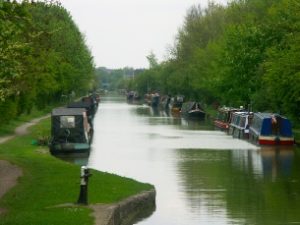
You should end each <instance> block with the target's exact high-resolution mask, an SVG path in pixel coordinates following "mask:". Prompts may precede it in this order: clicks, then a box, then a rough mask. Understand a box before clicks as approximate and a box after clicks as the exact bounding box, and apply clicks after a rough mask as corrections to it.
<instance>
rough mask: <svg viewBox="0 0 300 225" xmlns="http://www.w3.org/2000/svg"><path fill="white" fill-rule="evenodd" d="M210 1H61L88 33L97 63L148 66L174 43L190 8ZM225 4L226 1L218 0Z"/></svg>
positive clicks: (82, 30)
mask: <svg viewBox="0 0 300 225" xmlns="http://www.w3.org/2000/svg"><path fill="white" fill-rule="evenodd" d="M207 2H208V0H61V3H62V5H63V6H64V7H65V8H66V9H67V10H68V11H69V12H70V13H71V15H72V18H73V20H74V21H75V23H76V24H77V26H78V27H79V29H80V31H81V32H82V33H83V34H84V35H85V38H86V42H87V45H88V47H89V48H90V50H91V52H92V55H93V56H94V62H95V64H96V66H97V67H98V66H105V67H107V68H123V67H126V66H128V67H134V68H147V67H148V61H147V59H146V56H147V55H149V54H150V52H151V51H152V52H153V53H154V54H155V55H156V57H157V59H158V61H159V62H161V61H162V60H163V59H165V57H166V55H167V48H168V47H170V46H172V45H173V43H174V39H175V36H176V34H177V31H178V28H180V27H181V26H182V24H183V21H184V17H185V15H186V11H187V9H189V8H190V7H191V6H192V5H194V4H200V5H201V7H206V6H207ZM214 2H216V3H221V4H223V5H224V4H225V3H226V0H215V1H214Z"/></svg>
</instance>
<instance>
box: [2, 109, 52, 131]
mask: <svg viewBox="0 0 300 225" xmlns="http://www.w3.org/2000/svg"><path fill="white" fill-rule="evenodd" d="M51 108H52V107H47V108H46V109H44V110H42V111H41V110H37V109H33V110H32V111H31V113H30V114H22V115H20V116H19V117H17V118H15V119H14V120H12V121H9V122H8V123H6V124H1V126H0V136H4V135H10V134H13V133H14V131H15V128H16V127H18V126H19V125H21V124H23V123H25V122H28V121H30V120H32V119H34V118H38V117H41V116H44V115H45V114H47V113H50V111H51Z"/></svg>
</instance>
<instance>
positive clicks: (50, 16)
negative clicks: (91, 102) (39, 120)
mask: <svg viewBox="0 0 300 225" xmlns="http://www.w3.org/2000/svg"><path fill="white" fill-rule="evenodd" d="M93 73H94V64H93V59H92V56H91V53H90V51H89V49H88V48H87V47H86V45H85V42H84V38H83V36H82V35H81V33H80V32H79V29H78V28H77V26H76V25H75V23H74V22H73V20H72V18H71V16H70V15H69V13H68V12H67V11H66V10H65V9H64V8H62V7H61V6H60V5H59V4H57V3H55V2H52V1H51V2H49V3H43V2H35V3H29V2H28V1H23V2H21V3H17V2H15V1H14V2H8V1H0V102H2V103H1V105H3V106H5V105H9V104H10V101H13V102H12V103H11V104H13V105H14V107H15V108H16V109H18V110H14V112H17V113H18V114H19V113H22V112H24V111H30V108H31V107H33V106H38V107H39V108H43V107H44V106H45V105H46V104H49V103H54V102H57V101H59V100H60V96H61V95H62V94H69V93H71V92H72V91H73V90H76V93H77V94H78V95H80V94H82V93H86V91H87V90H89V89H90V88H91V83H92V80H93V79H94V74H93ZM21 101H22V102H21ZM1 105H0V106H1ZM0 108H1V107H0ZM3 110H5V107H4V108H3ZM0 113H2V110H1V109H0ZM14 116H16V113H12V114H10V118H13V117H14ZM0 122H1V119H0Z"/></svg>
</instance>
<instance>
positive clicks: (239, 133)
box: [228, 111, 253, 139]
mask: <svg viewBox="0 0 300 225" xmlns="http://www.w3.org/2000/svg"><path fill="white" fill-rule="evenodd" d="M252 118H253V113H252V112H245V111H242V112H233V113H232V119H231V123H230V124H229V131H228V133H229V134H230V135H232V136H233V137H235V138H240V139H249V128H250V124H251V122H252Z"/></svg>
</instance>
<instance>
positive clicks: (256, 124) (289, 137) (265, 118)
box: [250, 113, 294, 145]
mask: <svg viewBox="0 0 300 225" xmlns="http://www.w3.org/2000/svg"><path fill="white" fill-rule="evenodd" d="M250 141H252V142H254V143H257V144H260V145H293V144H294V137H293V133H292V125H291V123H290V121H289V120H288V119H287V118H286V117H283V116H281V115H279V114H273V113H254V116H253V121H252V124H251V125H250Z"/></svg>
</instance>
